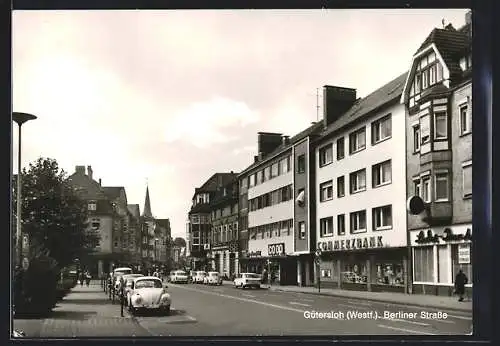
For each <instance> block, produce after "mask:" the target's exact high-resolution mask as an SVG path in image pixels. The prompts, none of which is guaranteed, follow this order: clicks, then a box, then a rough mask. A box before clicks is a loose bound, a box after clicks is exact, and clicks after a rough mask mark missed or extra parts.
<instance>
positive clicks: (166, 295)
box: [161, 293, 170, 302]
mask: <svg viewBox="0 0 500 346" xmlns="http://www.w3.org/2000/svg"><path fill="white" fill-rule="evenodd" d="M169 300H170V294H168V293H165V294H164V295H162V296H161V301H162V302H166V301H169Z"/></svg>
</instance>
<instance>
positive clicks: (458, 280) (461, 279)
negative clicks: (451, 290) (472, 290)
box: [455, 269, 469, 302]
mask: <svg viewBox="0 0 500 346" xmlns="http://www.w3.org/2000/svg"><path fill="white" fill-rule="evenodd" d="M468 282H469V279H468V278H467V275H465V274H464V272H463V271H462V269H460V270H459V271H458V274H457V276H456V277H455V293H456V294H457V295H458V301H459V302H463V301H464V295H465V285H467V283H468Z"/></svg>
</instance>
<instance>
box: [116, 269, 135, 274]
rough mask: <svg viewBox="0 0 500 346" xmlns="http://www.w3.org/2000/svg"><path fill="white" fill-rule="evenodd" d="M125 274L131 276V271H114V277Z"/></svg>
mask: <svg viewBox="0 0 500 346" xmlns="http://www.w3.org/2000/svg"><path fill="white" fill-rule="evenodd" d="M125 274H132V269H120V270H115V275H125Z"/></svg>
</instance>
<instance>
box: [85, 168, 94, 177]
mask: <svg viewBox="0 0 500 346" xmlns="http://www.w3.org/2000/svg"><path fill="white" fill-rule="evenodd" d="M87 172H88V173H87V175H88V176H89V178H90V179H91V180H92V179H93V173H94V172H92V166H87Z"/></svg>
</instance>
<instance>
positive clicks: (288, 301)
mask: <svg viewBox="0 0 500 346" xmlns="http://www.w3.org/2000/svg"><path fill="white" fill-rule="evenodd" d="M168 287H169V291H170V292H171V295H172V298H173V306H172V307H173V311H172V315H171V316H165V317H158V316H137V317H136V319H137V321H138V322H139V324H140V325H141V326H142V327H143V328H144V329H146V330H147V331H148V332H149V333H150V334H151V335H154V336H169V335H171V336H245V335H273V336H279V335H443V334H448V335H453V334H462V335H463V334H466V333H469V332H470V328H471V325H472V314H471V313H466V312H456V311H446V310H437V309H426V308H419V307H408V306H404V305H396V304H386V303H377V302H366V301H361V300H355V299H351V298H342V297H327V296H313V295H308V294H303V293H295V292H272V291H268V290H266V289H261V290H256V289H245V290H241V289H236V288H234V287H232V286H229V285H224V286H215V287H214V286H205V285H194V284H189V285H174V284H168ZM315 312H318V313H328V312H330V313H331V316H333V317H336V318H306V317H314V315H315ZM384 313H385V314H386V315H387V314H392V316H386V317H389V318H391V319H384ZM342 314H343V315H342ZM353 314H356V315H357V316H353ZM422 314H424V315H426V316H422ZM316 315H318V314H316ZM325 317H329V316H325Z"/></svg>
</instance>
